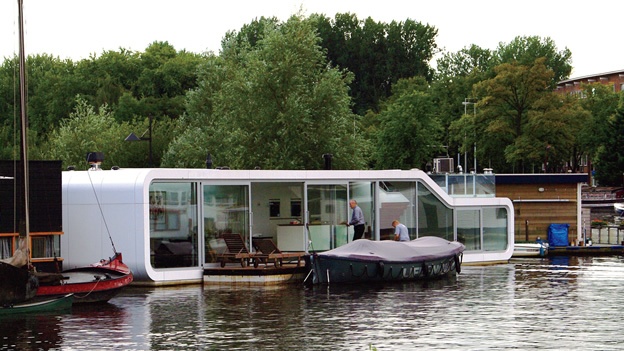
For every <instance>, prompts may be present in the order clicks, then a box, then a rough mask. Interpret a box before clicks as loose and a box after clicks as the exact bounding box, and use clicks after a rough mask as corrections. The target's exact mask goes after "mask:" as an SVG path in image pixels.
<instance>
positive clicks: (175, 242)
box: [149, 182, 199, 268]
mask: <svg viewBox="0 0 624 351" xmlns="http://www.w3.org/2000/svg"><path fill="white" fill-rule="evenodd" d="M197 218H198V217H197V185H196V183H192V182H154V183H152V184H150V189H149V225H150V252H151V255H150V260H151V264H152V267H154V268H173V267H196V266H198V265H199V256H198V254H199V251H198V247H199V241H198V239H199V238H198V235H197Z"/></svg>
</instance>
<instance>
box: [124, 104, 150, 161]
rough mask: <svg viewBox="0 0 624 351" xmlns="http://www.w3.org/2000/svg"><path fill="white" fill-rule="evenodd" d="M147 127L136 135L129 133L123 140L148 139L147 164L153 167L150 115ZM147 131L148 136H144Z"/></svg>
mask: <svg viewBox="0 0 624 351" xmlns="http://www.w3.org/2000/svg"><path fill="white" fill-rule="evenodd" d="M148 118H149V128H148V129H147V130H146V131H145V132H143V134H141V136H140V137H138V136H137V135H136V134H134V133H130V135H128V136H127V137H126V139H125V141H148V142H149V166H150V168H151V167H154V159H153V156H152V116H149V117H148ZM147 132H149V136H148V137H146V136H145V133H147Z"/></svg>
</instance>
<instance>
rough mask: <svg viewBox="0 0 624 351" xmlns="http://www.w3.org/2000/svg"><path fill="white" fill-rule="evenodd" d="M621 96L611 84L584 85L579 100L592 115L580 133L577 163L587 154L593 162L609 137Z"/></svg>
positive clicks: (576, 152)
mask: <svg viewBox="0 0 624 351" xmlns="http://www.w3.org/2000/svg"><path fill="white" fill-rule="evenodd" d="M620 96H621V94H620V93H616V92H615V91H613V86H611V85H606V84H601V83H592V84H585V85H583V86H582V94H581V95H580V96H578V98H579V99H578V102H579V104H580V105H581V107H582V108H583V109H584V110H586V111H587V112H588V113H589V114H590V116H589V117H588V119H587V120H586V123H584V124H583V126H582V128H581V130H580V131H579V134H578V138H577V140H578V142H577V145H576V148H575V153H574V160H575V163H576V164H578V163H579V162H580V159H581V157H583V156H585V155H587V156H588V157H589V162H590V164H591V162H592V160H593V159H594V158H596V154H597V152H598V150H599V148H600V147H601V146H602V145H603V144H604V141H605V140H608V139H609V132H610V130H609V128H610V127H609V120H610V119H611V118H612V117H613V115H614V114H615V111H616V110H617V108H618V102H619V98H620ZM576 168H577V167H576Z"/></svg>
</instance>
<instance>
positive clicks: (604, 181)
mask: <svg viewBox="0 0 624 351" xmlns="http://www.w3.org/2000/svg"><path fill="white" fill-rule="evenodd" d="M607 126H608V128H607V138H606V139H605V141H604V143H603V145H602V147H600V149H599V150H598V160H597V163H596V168H597V171H596V179H597V180H598V183H599V184H601V185H611V186H614V185H615V186H617V185H624V184H623V182H624V107H622V106H620V107H619V108H618V109H617V110H616V113H615V115H614V116H613V117H612V118H610V119H609V120H608V124H607Z"/></svg>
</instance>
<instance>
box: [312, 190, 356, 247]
mask: <svg viewBox="0 0 624 351" xmlns="http://www.w3.org/2000/svg"><path fill="white" fill-rule="evenodd" d="M347 196H348V192H347V184H346V183H345V184H306V201H307V202H306V208H307V216H306V227H307V228H308V240H309V242H310V247H309V251H324V250H329V249H333V248H335V247H338V246H341V245H344V244H346V243H347V240H348V235H347V227H346V226H345V224H344V223H346V222H348V208H349V200H348V197H347Z"/></svg>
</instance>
